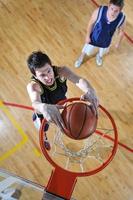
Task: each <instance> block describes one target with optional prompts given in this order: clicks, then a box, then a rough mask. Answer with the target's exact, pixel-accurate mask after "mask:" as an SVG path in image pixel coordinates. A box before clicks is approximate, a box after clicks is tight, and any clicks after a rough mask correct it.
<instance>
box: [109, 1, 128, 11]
mask: <svg viewBox="0 0 133 200" xmlns="http://www.w3.org/2000/svg"><path fill="white" fill-rule="evenodd" d="M109 3H111V4H114V5H115V6H119V7H120V8H121V9H122V8H123V6H124V0H110V2H109Z"/></svg>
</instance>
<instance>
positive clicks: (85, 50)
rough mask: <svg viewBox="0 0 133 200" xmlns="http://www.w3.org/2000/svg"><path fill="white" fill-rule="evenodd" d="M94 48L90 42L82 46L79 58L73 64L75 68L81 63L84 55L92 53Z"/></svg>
mask: <svg viewBox="0 0 133 200" xmlns="http://www.w3.org/2000/svg"><path fill="white" fill-rule="evenodd" d="M94 48H95V47H94V46H93V45H91V44H85V45H84V47H83V49H82V53H81V55H80V56H79V58H78V59H77V60H76V62H75V64H74V66H75V67H76V68H78V67H80V65H81V64H82V62H83V60H84V58H85V56H86V55H87V56H90V55H91V54H92V53H93V51H94Z"/></svg>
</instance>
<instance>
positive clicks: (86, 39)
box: [85, 35, 91, 44]
mask: <svg viewBox="0 0 133 200" xmlns="http://www.w3.org/2000/svg"><path fill="white" fill-rule="evenodd" d="M90 42H91V39H90V37H89V36H88V35H87V36H86V38H85V43H87V44H89V43H90Z"/></svg>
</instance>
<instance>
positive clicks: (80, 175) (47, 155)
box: [39, 98, 118, 177]
mask: <svg viewBox="0 0 133 200" xmlns="http://www.w3.org/2000/svg"><path fill="white" fill-rule="evenodd" d="M79 100H80V98H70V99H65V100H62V101H60V102H59V103H58V104H59V105H63V104H64V103H67V102H73V101H79ZM99 108H100V109H101V110H102V111H104V113H105V114H106V115H107V116H108V118H109V119H110V121H111V123H112V127H113V130H114V139H113V142H114V146H113V149H112V153H111V155H110V156H109V157H108V159H107V160H106V161H105V162H104V163H103V164H102V165H100V166H99V167H97V168H95V169H93V170H91V171H88V172H72V171H69V170H66V169H64V168H62V167H61V166H59V165H58V164H56V163H55V162H54V161H53V160H52V159H51V157H50V156H49V154H48V152H47V150H46V149H45V147H44V144H43V134H44V131H43V130H44V127H45V124H46V123H47V121H46V119H43V121H42V125H41V127H40V131H39V140H40V146H41V150H42V153H43V155H44V156H45V157H46V159H47V160H48V161H49V163H50V164H51V165H52V166H53V167H54V168H57V169H60V170H63V171H65V172H67V173H69V174H70V173H71V174H72V175H75V177H83V176H91V175H94V174H96V173H98V172H100V171H102V170H103V169H104V168H105V167H106V166H107V165H108V164H109V163H110V162H111V161H112V160H113V158H114V156H115V154H116V152H117V148H118V132H117V128H116V124H115V122H114V119H113V118H112V116H111V115H110V113H109V112H108V111H107V110H106V109H105V108H104V107H103V106H101V105H99ZM96 133H97V134H102V133H101V132H100V131H98V130H96ZM103 137H104V136H103ZM105 138H108V137H105Z"/></svg>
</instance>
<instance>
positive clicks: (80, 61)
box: [74, 58, 82, 68]
mask: <svg viewBox="0 0 133 200" xmlns="http://www.w3.org/2000/svg"><path fill="white" fill-rule="evenodd" d="M81 64H82V60H81V59H80V58H79V59H78V60H76V62H75V64H74V66H75V67H76V68H79V67H80V65H81Z"/></svg>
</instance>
